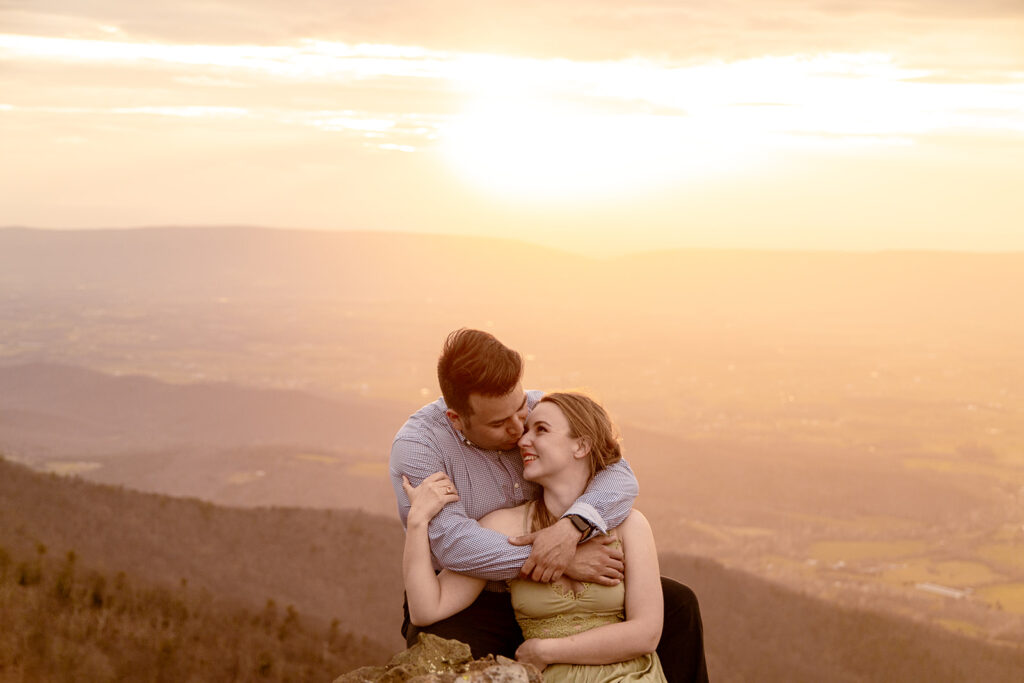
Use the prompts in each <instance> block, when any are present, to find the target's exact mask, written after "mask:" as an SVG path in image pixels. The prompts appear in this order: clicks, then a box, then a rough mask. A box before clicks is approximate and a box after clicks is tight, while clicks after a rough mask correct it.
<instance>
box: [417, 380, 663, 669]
mask: <svg viewBox="0 0 1024 683" xmlns="http://www.w3.org/2000/svg"><path fill="white" fill-rule="evenodd" d="M519 450H520V453H521V454H522V457H523V477H524V478H525V479H527V480H528V481H534V482H537V483H538V484H540V485H541V486H542V487H543V493H542V495H541V498H540V500H537V501H531V502H530V503H527V504H526V505H521V506H519V507H515V508H506V509H502V510H495V511H494V512H492V513H491V514H489V515H487V516H486V517H484V518H483V519H481V520H480V524H481V525H483V526H484V527H487V528H489V529H494V530H495V531H498V532H500V533H503V534H506V535H509V536H515V535H518V534H521V533H524V532H527V531H533V530H536V529H540V528H543V527H545V526H549V525H551V524H553V523H555V522H556V521H558V519H559V518H560V517H561V515H562V514H564V513H565V511H566V510H568V509H569V506H570V505H572V504H573V503H574V502H575V501H576V499H577V498H579V496H580V495H581V494H582V493H583V492H584V490H585V489H586V487H587V483H588V482H589V481H590V479H591V477H593V476H594V473H595V472H597V471H598V470H600V469H603V468H604V467H607V466H608V465H610V464H611V463H614V462H616V461H617V460H619V459H620V458H621V457H622V455H621V452H620V450H619V444H618V442H617V441H616V439H615V435H614V431H613V429H612V426H611V421H610V420H609V419H608V415H607V413H605V411H604V409H603V408H602V407H601V406H600V405H598V404H597V403H595V402H594V401H593V400H591V399H590V398H588V397H586V396H583V395H581V394H573V393H555V394H547V395H546V396H544V397H543V398H542V399H541V400H540V402H539V403H538V404H537V406H536V407H535V408H534V409H533V411H532V412H531V413H530V416H529V418H528V419H527V421H526V433H525V434H523V437H522V438H521V439H520V440H519ZM403 482H404V483H403V488H404V489H405V492H406V494H407V495H408V496H409V501H410V503H411V505H412V507H411V509H410V511H409V517H408V522H407V530H406V538H405V554H404V557H403V563H402V568H403V573H404V576H405V588H406V593H407V596H408V601H409V615H410V620H411V621H412V623H413V624H416V625H417V626H423V625H427V624H432V623H434V622H435V621H438V620H440V619H444V618H446V617H448V616H451V615H452V614H455V613H456V612H459V611H460V610H462V609H464V608H465V607H467V606H468V605H469V604H470V603H472V602H473V600H475V599H476V597H477V596H478V595H479V594H480V591H481V590H482V589H483V587H484V583H485V582H484V580H482V579H476V578H473V577H471V576H466V575H464V574H457V573H454V572H450V571H448V570H444V571H442V572H441V573H440V574H437V575H435V574H434V569H433V566H432V563H431V556H430V546H429V541H428V538H427V525H428V523H429V522H430V520H431V519H432V518H433V517H434V515H436V514H437V513H438V512H439V511H440V510H441V508H442V507H444V506H445V505H446V504H448V503H451V502H454V501H456V500H458V499H459V498H458V492H457V491H455V487H454V485H453V484H452V482H451V481H450V480H449V479H448V477H447V476H445V475H444V473H443V472H437V473H435V474H432V475H430V476H429V477H427V478H426V479H424V480H423V482H422V483H421V484H420V486H418V487H416V488H413V487H412V486H411V485H410V483H409V481H408V479H404V478H403ZM610 533H611V534H613V535H614V536H616V538H617V539H618V542H620V543H621V544H622V550H623V553H624V555H625V565H626V571H625V576H626V578H625V580H624V581H623V582H622V583H620V584H619V585H618V586H601V585H597V584H579V583H576V582H573V581H571V580H570V579H568V578H567V577H564V576H563V577H560V578H559V579H558V580H556V581H553V582H552V583H550V584H542V583H535V582H533V581H529V580H525V579H521V578H517V579H513V580H512V581H510V582H509V590H510V592H511V594H512V605H513V607H514V608H515V612H516V619H517V620H518V621H519V625H520V626H521V627H522V629H523V636H524V637H525V638H526V641H525V642H524V643H523V644H522V645H521V646H520V647H519V649H518V650H517V651H516V659H518V660H520V661H524V662H529V663H531V664H534V665H535V666H537V668H539V669H541V670H542V671H544V680H545V681H546V683H552V682H561V681H592V682H594V683H596V682H598V681H600V682H611V681H664V680H665V677H664V674H663V673H662V670H661V663H660V662H659V661H658V656H657V654H655V652H654V650H655V648H656V647H657V645H658V639H659V638H660V636H661V627H662V620H663V618H664V613H663V607H662V595H661V579H660V572H659V569H658V557H657V552H656V550H655V546H654V536H653V534H652V533H651V528H650V525H649V524H648V523H647V519H646V518H645V517H644V516H643V515H642V514H640V513H639V512H637V511H636V510H633V511H632V512H631V513H630V515H629V517H627V518H626V520H625V521H624V522H623V523H622V524H621V525H620V526H619V527H618V528H617V529H614V530H612V531H611V532H610Z"/></svg>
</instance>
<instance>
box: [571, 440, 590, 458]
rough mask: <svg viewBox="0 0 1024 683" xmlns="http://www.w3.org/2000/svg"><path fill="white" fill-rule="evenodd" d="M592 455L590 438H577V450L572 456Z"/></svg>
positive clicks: (583, 456)
mask: <svg viewBox="0 0 1024 683" xmlns="http://www.w3.org/2000/svg"><path fill="white" fill-rule="evenodd" d="M588 455H590V439H589V438H587V437H585V436H581V437H579V438H578V439H576V450H575V452H573V454H572V457H574V458H585V457H587V456H588Z"/></svg>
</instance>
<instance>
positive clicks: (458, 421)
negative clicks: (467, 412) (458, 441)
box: [444, 408, 466, 432]
mask: <svg viewBox="0 0 1024 683" xmlns="http://www.w3.org/2000/svg"><path fill="white" fill-rule="evenodd" d="M444 414H445V417H447V418H448V421H449V422H451V423H452V427H455V428H456V429H458V430H459V431H460V432H461V431H463V430H464V429H465V427H466V425H465V424H464V423H463V421H462V418H461V417H459V414H458V413H456V412H455V411H454V410H452V409H451V408H449V409H448V410H446V411H444Z"/></svg>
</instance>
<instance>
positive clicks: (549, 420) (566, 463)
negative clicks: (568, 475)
mask: <svg viewBox="0 0 1024 683" xmlns="http://www.w3.org/2000/svg"><path fill="white" fill-rule="evenodd" d="M519 453H520V455H522V457H523V478H524V479H526V480H527V481H537V482H542V481H543V480H544V479H546V478H547V477H550V476H551V475H555V474H558V473H559V472H561V471H563V470H565V469H566V468H567V467H570V466H572V465H573V463H574V462H575V461H577V460H579V459H581V458H584V457H586V452H585V451H584V449H583V448H582V444H581V440H580V439H578V438H573V437H572V436H570V432H569V421H568V420H566V419H565V415H564V414H563V413H562V409H561V408H559V407H558V406H557V405H555V404H554V403H548V402H545V401H541V402H540V403H538V404H537V407H536V408H534V409H533V410H532V411H531V412H530V416H529V417H528V418H527V419H526V433H524V434H523V436H522V438H520V439H519Z"/></svg>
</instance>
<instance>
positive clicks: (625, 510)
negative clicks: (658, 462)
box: [562, 459, 640, 533]
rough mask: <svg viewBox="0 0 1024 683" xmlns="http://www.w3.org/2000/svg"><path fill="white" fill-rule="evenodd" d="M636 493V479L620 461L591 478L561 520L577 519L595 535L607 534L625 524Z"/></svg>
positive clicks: (637, 492)
mask: <svg viewBox="0 0 1024 683" xmlns="http://www.w3.org/2000/svg"><path fill="white" fill-rule="evenodd" d="M639 493H640V485H639V484H637V481H636V475H634V474H633V470H632V468H630V466H629V463H628V462H626V461H625V459H622V460H619V461H618V462H616V463H614V464H612V465H610V466H609V467H606V468H604V469H603V470H601V471H600V472H598V473H597V474H595V475H594V479H593V481H591V482H590V486H588V487H587V490H586V491H584V492H583V495H582V496H580V497H579V498H577V499H576V502H575V503H573V504H572V505H571V506H570V507H569V509H568V510H566V511H565V514H564V515H562V516H563V517H566V516H568V515H579V516H580V517H582V518H583V519H585V520H587V521H588V522H590V526H592V527H593V528H594V530H595V531H598V532H600V533H608V530H609V529H614V528H615V527H617V526H619V525H620V524H622V523H623V522H624V521H625V520H626V517H628V516H629V512H630V510H632V509H633V501H634V500H636V497H637V495H638V494H639Z"/></svg>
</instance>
